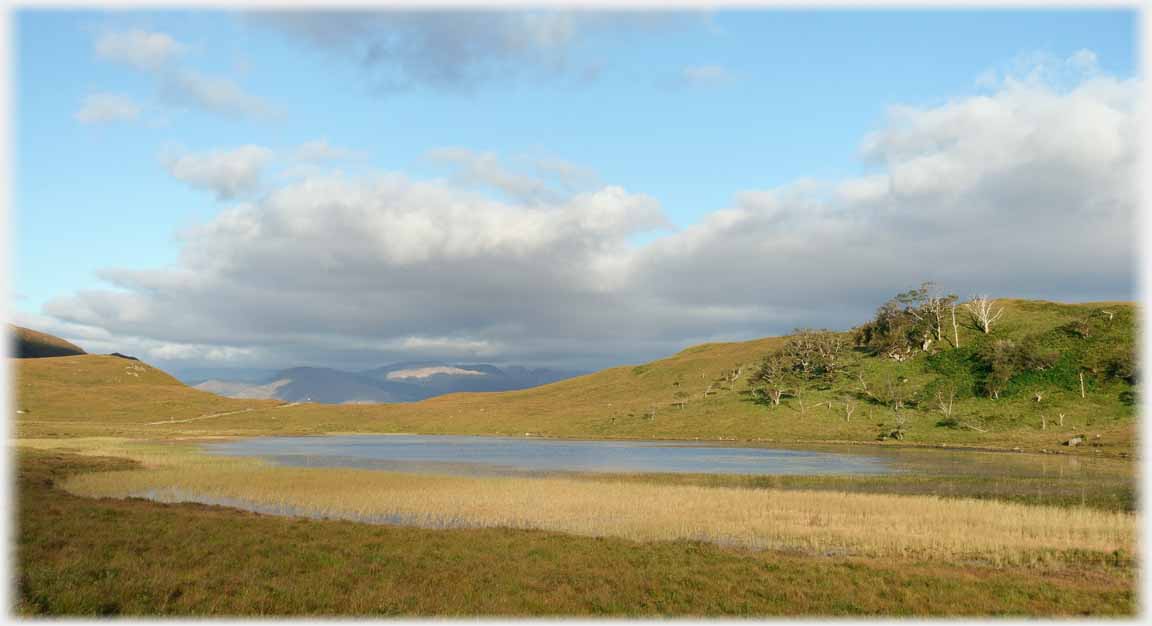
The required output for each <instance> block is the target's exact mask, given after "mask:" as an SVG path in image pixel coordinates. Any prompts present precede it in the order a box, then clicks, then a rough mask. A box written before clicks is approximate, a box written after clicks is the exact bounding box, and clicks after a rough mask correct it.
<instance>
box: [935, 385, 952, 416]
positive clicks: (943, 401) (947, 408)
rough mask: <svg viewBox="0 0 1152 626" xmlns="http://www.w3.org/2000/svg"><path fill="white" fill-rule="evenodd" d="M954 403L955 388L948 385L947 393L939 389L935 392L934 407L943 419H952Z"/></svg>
mask: <svg viewBox="0 0 1152 626" xmlns="http://www.w3.org/2000/svg"><path fill="white" fill-rule="evenodd" d="M955 403H956V386H955V385H949V386H948V389H947V391H945V390H943V389H941V390H938V391H937V392H936V405H937V406H939V407H940V412H941V413H943V414H944V417H952V408H953V406H954V405H955Z"/></svg>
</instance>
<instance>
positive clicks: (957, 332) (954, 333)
mask: <svg viewBox="0 0 1152 626" xmlns="http://www.w3.org/2000/svg"><path fill="white" fill-rule="evenodd" d="M950 308H951V309H952V337H953V339H954V341H953V343H954V344H956V347H957V348H959V347H960V327H959V326H957V325H956V301H955V300H953V301H952V306H951V307H950Z"/></svg>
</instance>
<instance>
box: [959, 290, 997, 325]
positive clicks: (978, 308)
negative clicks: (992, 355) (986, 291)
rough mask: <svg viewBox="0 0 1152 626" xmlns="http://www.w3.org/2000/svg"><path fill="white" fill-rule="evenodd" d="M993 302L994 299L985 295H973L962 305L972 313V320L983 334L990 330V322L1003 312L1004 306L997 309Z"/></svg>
mask: <svg viewBox="0 0 1152 626" xmlns="http://www.w3.org/2000/svg"><path fill="white" fill-rule="evenodd" d="M995 303H996V301H995V300H993V299H992V298H990V297H988V296H985V295H980V296H975V297H973V298H972V300H971V301H970V302H965V303H964V307H965V308H966V309H968V312H969V313H971V314H972V319H973V321H975V322H976V324H977V325H979V326H980V329H981V330H983V331H984V334H988V333H990V332H992V322H995V321H996V320H998V319H1000V316H1001V315H1003V314H1004V308H1003V307H1000V308H999V309H997V308H996V307H995V306H994V305H995Z"/></svg>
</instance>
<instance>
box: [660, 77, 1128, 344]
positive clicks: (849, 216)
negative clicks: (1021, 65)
mask: <svg viewBox="0 0 1152 626" xmlns="http://www.w3.org/2000/svg"><path fill="white" fill-rule="evenodd" d="M1138 93H1139V86H1138V84H1137V83H1136V81H1134V80H1116V79H1114V78H1108V77H1093V78H1089V79H1087V80H1084V81H1082V82H1081V83H1080V84H1078V85H1077V86H1075V87H1074V88H1071V89H1068V90H1060V89H1056V88H1053V87H1052V86H1050V85H1047V84H1044V83H1040V82H1036V81H1034V80H1025V79H1014V78H1012V77H1009V78H1008V79H1007V80H1006V81H1005V82H1004V84H1003V86H1002V87H1001V89H1000V90H999V91H998V92H996V93H995V94H992V95H987V96H976V97H969V98H964V99H958V100H955V101H952V102H950V103H948V104H945V105H943V106H938V107H927V108H925V107H912V106H901V107H893V108H892V110H891V111H890V113H889V119H888V121H887V123H886V124H885V125H884V127H883V128H881V129H880V130H878V131H877V132H875V133H873V134H872V135H870V136H869V137H867V138H866V139H865V140H864V141H863V143H862V146H861V154H862V157H863V158H864V160H865V162H866V163H868V164H871V165H873V166H874V167H875V168H876V171H875V173H872V174H868V175H864V176H860V177H854V178H849V179H844V180H837V181H802V182H798V183H795V184H792V185H787V186H784V187H780V188H775V189H766V190H758V191H749V192H745V193H743V194H740V195H739V196H738V198H737V202H736V203H735V206H734V207H732V208H730V209H727V210H724V211H720V212H717V213H715V214H713V215H712V216H710V218H709V219H707V220H706V221H704V222H703V223H701V224H698V225H696V226H693V227H691V228H688V229H686V230H685V231H684V232H682V233H678V234H676V235H673V236H670V237H668V238H665V239H663V240H660V241H657V242H655V243H654V244H653V245H652V246H651V247H650V248H649V249H647V250H645V251H644V253H643V254H642V255H640V259H639V260H638V264H639V265H640V266H642V267H643V268H644V270H643V271H640V272H638V275H639V276H643V277H644V281H645V283H646V284H649V285H651V286H653V288H654V289H656V290H657V291H658V292H659V293H660V294H661V295H662V296H663V297H665V298H667V299H669V300H674V301H677V302H681V303H698V304H700V305H704V304H707V303H711V302H727V303H732V304H737V305H742V304H748V305H751V304H756V303H764V304H770V303H785V302H786V303H788V304H789V305H790V306H795V307H803V308H807V309H810V310H812V311H814V312H820V311H834V312H836V313H837V315H836V316H834V317H835V318H836V321H837V322H838V324H840V325H843V324H847V323H850V322H851V321H852V320H859V319H861V317H862V315H864V314H866V313H867V308H868V307H869V305H872V306H874V305H876V304H879V303H880V302H881V301H883V299H884V298H885V294H889V293H893V292H895V291H897V290H902V289H903V288H905V287H907V286H910V285H915V284H918V283H919V282H920V281H921V280H924V279H933V280H936V281H938V282H939V283H941V284H943V285H944V286H945V287H946V288H947V289H950V290H955V291H958V292H960V293H961V294H971V293H977V292H991V293H993V294H1000V295H1004V296H1022V297H1027V296H1033V297H1049V298H1057V299H1060V298H1065V299H1082V298H1117V297H1130V296H1131V294H1132V293H1133V268H1132V264H1133V259H1134V254H1135V249H1134V241H1133V236H1132V234H1131V233H1132V232H1133V231H1132V226H1133V220H1134V219H1135V214H1136V207H1137V204H1136V203H1137V197H1138V193H1137V189H1136V179H1137V178H1136V170H1135V167H1136V152H1137V143H1136V139H1135V138H1136V137H1137V136H1138V134H1139V133H1138V131H1137V127H1136V113H1135V107H1136V101H1137V97H1138ZM797 321H798V322H799V321H802V320H801V319H798V320H797Z"/></svg>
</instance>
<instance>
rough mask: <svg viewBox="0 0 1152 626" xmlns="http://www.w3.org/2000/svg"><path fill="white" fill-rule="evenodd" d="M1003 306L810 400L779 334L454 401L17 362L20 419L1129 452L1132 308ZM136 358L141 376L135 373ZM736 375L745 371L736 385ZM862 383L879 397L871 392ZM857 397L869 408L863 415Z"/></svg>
mask: <svg viewBox="0 0 1152 626" xmlns="http://www.w3.org/2000/svg"><path fill="white" fill-rule="evenodd" d="M997 304H998V305H1001V306H1003V307H1004V313H1003V315H1002V317H1001V318H1000V319H999V320H998V321H997V323H996V324H995V325H994V326H993V328H992V332H991V333H989V334H984V333H983V332H982V331H981V330H980V329H978V328H977V327H975V326H974V325H972V324H969V323H967V322H965V321H964V320H961V325H960V327H959V329H958V334H959V339H960V345H961V347H960V348H954V347H952V346H951V345H950V344H949V343H944V342H942V343H941V345H938V346H935V347H933V348H932V349H931V350H930V351H928V352H921V353H917V354H914V355H913V356H911V357H910V358H908V359H906V360H904V361H895V360H893V359H890V358H887V357H884V356H882V355H881V356H874V355H870V354H867V353H866V352H864V351H861V350H859V349H852V350H849V351H847V353H846V354H845V356H844V362H845V372H844V374H843V375H841V376H839V377H837V378H836V379H835V380H833V381H831V382H825V381H817V382H811V381H809V382H804V383H803V384H801V385H799V386H798V387H797V389H799V390H800V393H799V394H797V395H793V396H786V397H785V398H784V399H783V400H782V401H781V404H780V405H779V406H772V405H771V403H769V402H766V401H765V400H764V398H763V396H762V395H758V394H756V393H755V392H754V391H753V385H750V381H751V379H752V373H753V372H754V371H755V370H756V367H757V364H758V363H759V362H760V361H761V359H763V357H764V356H765V355H766V354H768V353H770V352H772V351H774V350H777V349H780V348H781V347H782V346H784V345H785V343H786V342H787V341H788V339H787V338H780V337H776V338H766V339H758V340H753V341H746V342H735V343H714V344H704V345H699V346H694V347H691V348H688V349H686V350H683V351H681V352H679V353H677V354H675V355H673V356H670V357H668V358H665V359H660V360H658V361H653V362H651V363H646V364H643V365H637V366H624V367H615V368H610V369H606V370H603V371H600V372H596V373H594V374H589V375H585V376H580V377H577V378H572V379H568V380H564V381H561V382H557V383H552V384H549V385H543V386H540V387H535V388H531V389H526V390H520V391H510V392H493V393H459V394H449V395H445V396H441V397H437V398H432V399H429V400H425V401H422V402H418V403H412V404H395V405H388V404H379V405H351V406H331V405H316V404H297V405H283V404H282V403H278V402H275V401H253V400H229V399H225V398H220V397H217V396H214V395H212V394H208V393H204V392H199V391H197V390H193V389H190V388H188V387H184V386H182V385H180V384H179V383H178V382H176V381H175V380H174V379H172V378H171V377H168V376H167V375H165V374H163V373H162V372H159V371H158V370H155V369H154V368H150V367H148V366H146V365H143V364H134V363H132V362H125V361H123V360H120V359H113V358H112V357H95V356H76V357H67V358H63V359H49V360H38V361H20V362H16V367H17V379H18V394H17V396H18V399H19V404H20V408H22V409H24V410H26V411H29V413H27V414H25V415H22V416H20V417H21V419H20V420H19V421H18V432H19V433H21V434H22V435H23V436H58V435H67V434H80V433H83V434H94V433H96V432H100V433H106V434H119V435H131V436H149V435H174V434H179V435H185V436H206V435H230V434H235V435H243V434H273V433H281V434H287V433H320V432H419V433H474V434H506V435H518V436H522V435H524V434H525V433H531V434H532V435H538V436H556V437H612V438H680V439H694V438H699V439H712V440H716V439H723V440H750V441H774V442H792V441H795V442H801V441H868V442H873V441H877V439H878V437H880V436H882V435H884V434H886V433H890V432H892V431H893V430H894V429H896V428H898V427H899V428H900V430H901V432H902V434H903V440H902V441H900V442H895V441H891V440H889V441H888V442H886V443H888V444H919V445H938V444H942V443H943V444H948V445H972V446H982V447H999V448H1011V447H1015V446H1020V447H1023V448H1025V449H1032V450H1035V449H1041V448H1044V449H1061V448H1060V443H1061V442H1062V441H1064V440H1066V439H1068V438H1069V437H1071V436H1073V435H1080V434H1083V435H1087V441H1086V442H1085V446H1083V447H1081V448H1063V449H1062V451H1065V452H1077V453H1079V452H1091V453H1098V454H1099V453H1104V454H1117V453H1121V452H1123V453H1130V452H1131V450H1132V446H1133V441H1134V437H1135V430H1136V428H1135V425H1134V419H1133V418H1134V416H1135V415H1136V401H1135V387H1134V385H1133V384H1132V380H1131V379H1132V378H1134V376H1135V374H1134V373H1133V372H1129V373H1128V374H1129V377H1128V379H1125V376H1124V373H1120V374H1117V373H1116V372H1114V371H1113V370H1114V369H1115V365H1114V364H1115V363H1116V362H1118V361H1121V362H1122V361H1123V360H1124V358H1125V355H1127V357H1126V358H1127V359H1128V361H1127V362H1128V364H1129V367H1130V368H1133V367H1134V363H1133V361H1132V358H1133V357H1132V355H1133V354H1134V351H1135V317H1136V313H1137V311H1136V309H1135V307H1134V306H1133V305H1132V304H1130V303H1117V302H1108V303H1085V304H1059V303H1052V302H1040V301H1028V300H1001V301H998V302H997ZM1004 340H1009V341H1011V342H1013V344H1012V345H1015V346H1027V350H1028V351H1030V352H1028V353H1029V354H1033V353H1036V354H1040V355H1041V356H1042V357H1044V358H1043V359H1041V360H1042V361H1043V366H1042V368H1041V369H1035V368H1033V369H1025V370H1023V371H1020V372H1018V373H1016V374H1015V375H1013V376H1012V377H1011V378H1010V379H1009V380H1007V382H1006V385H1005V386H1004V389H1003V390H1001V392H1000V397H999V399H992V398H990V397H988V393H986V391H985V389H984V386H985V385H986V382H987V379H988V377H989V375H990V374H989V371H988V366H987V363H985V362H984V361H983V360H982V359H984V356H982V355H986V354H987V353H988V352H989V350H990V349H991V347H992V346H993V344H994V343H995V342H997V341H1004ZM1021 350H1023V348H1021ZM131 367H140V368H144V369H142V370H136V371H135V372H134V373H133V372H132V371H130V370H129V368H131ZM735 371H739V372H740V373H739V375H738V376H735V377H734V379H733V374H734V372H735ZM1081 373H1084V374H1085V380H1084V397H1081V392H1080V374H1081ZM134 374H135V375H134ZM894 385H896V386H899V388H900V392H899V393H900V394H902V395H903V396H905V398H904V402H903V403H902V406H901V407H900V409H899V410H894V409H893V408H892V405H891V403H890V402H888V401H887V400H888V399H887V398H883V397H880V396H883V393H880V390H883V389H885V388H886V387H892V386H894ZM865 386H866V387H867V388H868V389H869V390H870V391H871V392H872V393H873V395H875V396H877V397H870V395H869V394H868V393H865V392H864V390H863V388H864V387H865ZM945 388H946V389H949V390H950V391H953V392H954V399H953V402H952V404H953V406H952V410H951V413H950V415H946V414H944V412H943V410H942V409H940V408H939V407H938V406H937V402H936V392H938V391H940V390H941V389H945ZM1037 393H1039V394H1040V396H1041V399H1040V400H1039V401H1037V400H1036V399H1035V394H1037ZM845 402H854V403H855V405H856V408H855V410H854V412H853V414H852V416H851V419H847V416H846V411H845V408H844V403H845ZM1061 414H1063V416H1064V417H1063V418H1060V417H1059V415H1061ZM1061 419H1062V422H1063V423H1062V425H1061V424H1060V423H1059V422H1060V420H1061ZM1096 435H1100V437H1099V439H1097V438H1096ZM1093 444H1095V445H1093Z"/></svg>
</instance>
